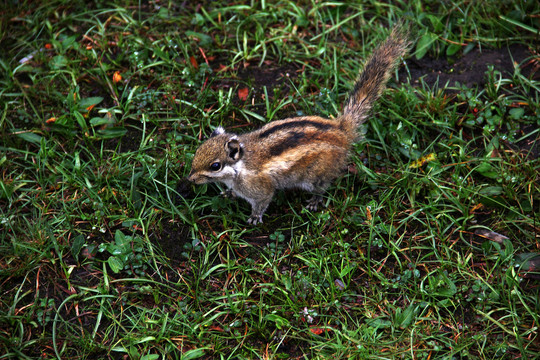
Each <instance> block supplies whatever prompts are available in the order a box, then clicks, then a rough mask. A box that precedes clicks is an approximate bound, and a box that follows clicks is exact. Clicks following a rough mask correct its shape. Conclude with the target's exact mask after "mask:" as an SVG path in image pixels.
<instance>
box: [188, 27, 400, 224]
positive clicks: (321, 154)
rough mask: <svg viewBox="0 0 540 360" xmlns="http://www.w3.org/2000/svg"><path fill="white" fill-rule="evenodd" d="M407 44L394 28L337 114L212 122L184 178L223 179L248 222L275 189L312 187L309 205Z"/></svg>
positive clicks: (335, 170)
mask: <svg viewBox="0 0 540 360" xmlns="http://www.w3.org/2000/svg"><path fill="white" fill-rule="evenodd" d="M408 46H409V41H408V40H407V37H406V36H405V35H404V34H403V30H401V28H398V27H396V28H394V30H393V31H392V33H391V35H390V36H389V37H388V39H387V40H386V41H385V42H384V43H383V44H382V45H381V46H379V47H378V48H377V49H376V50H375V51H374V53H373V55H372V56H371V58H370V59H369V61H368V62H367V64H366V66H365V68H364V71H363V72H362V74H361V75H360V77H359V78H358V80H357V82H356V83H355V86H354V88H353V90H352V91H351V94H350V96H349V99H348V100H347V102H346V104H345V107H344V110H343V114H342V115H341V116H339V117H338V118H337V119H336V120H329V119H324V118H321V117H318V116H305V117H297V118H290V119H284V120H278V121H273V122H270V123H269V124H267V125H265V126H263V127H262V128H260V129H258V130H255V131H252V132H250V133H247V134H243V135H235V134H231V133H227V132H225V131H224V130H223V129H221V128H218V129H217V130H216V131H215V132H214V133H213V134H212V135H213V136H212V137H211V138H210V139H208V140H207V141H206V142H205V143H203V144H202V145H201V146H200V147H199V148H198V149H197V152H196V153H195V157H194V159H193V163H192V169H191V172H190V174H189V178H188V179H189V180H190V181H192V182H195V183H196V184H203V183H208V182H222V183H224V184H226V185H227V186H228V187H229V189H230V191H231V192H232V194H234V195H236V196H239V197H242V198H244V199H246V200H247V201H248V202H249V203H250V204H251V206H252V213H251V216H250V219H249V221H248V222H249V223H251V224H257V223H259V222H262V215H263V214H264V212H265V211H266V208H267V207H268V204H269V203H270V201H271V200H272V197H273V195H274V192H275V191H276V190H279V189H288V188H300V189H304V190H308V191H311V192H313V193H314V194H315V195H314V197H313V199H312V200H310V203H309V204H308V208H309V209H311V210H315V209H316V208H317V205H318V203H319V202H320V201H321V194H322V193H323V192H324V191H325V189H326V188H327V187H328V186H329V185H330V183H331V182H332V181H333V180H334V179H335V178H336V177H338V176H339V175H340V174H341V173H342V169H343V168H344V167H345V165H346V163H347V161H348V160H347V158H348V153H349V150H350V148H351V145H352V144H353V143H354V142H355V141H356V139H357V137H358V134H357V128H358V126H359V125H361V124H362V123H363V122H364V121H365V119H366V118H367V116H368V115H369V111H370V110H371V107H372V106H373V104H374V102H375V101H376V100H377V98H378V97H379V95H380V94H381V93H382V91H383V90H384V88H385V85H386V82H387V80H388V78H389V77H390V75H391V71H392V70H393V69H394V67H395V64H396V62H397V60H398V59H399V58H400V57H401V56H404V55H405V54H406V52H407V48H408Z"/></svg>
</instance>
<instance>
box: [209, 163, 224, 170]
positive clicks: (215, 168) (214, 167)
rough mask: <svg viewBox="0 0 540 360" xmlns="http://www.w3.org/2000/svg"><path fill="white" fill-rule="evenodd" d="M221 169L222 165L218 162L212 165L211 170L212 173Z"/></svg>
mask: <svg viewBox="0 0 540 360" xmlns="http://www.w3.org/2000/svg"><path fill="white" fill-rule="evenodd" d="M219 169H221V164H220V163H219V162H217V161H216V162H215V163H212V165H210V170H212V171H218V170H219Z"/></svg>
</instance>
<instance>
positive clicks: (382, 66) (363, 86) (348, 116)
mask: <svg viewBox="0 0 540 360" xmlns="http://www.w3.org/2000/svg"><path fill="white" fill-rule="evenodd" d="M409 46H410V41H409V37H408V34H407V32H406V31H405V30H404V28H403V26H402V25H398V26H396V27H394V28H393V30H392V33H391V34H390V36H389V37H388V38H387V39H386V41H385V42H384V43H383V44H381V45H379V47H377V49H376V50H375V51H374V52H373V54H372V55H371V58H370V59H369V60H368V62H367V63H366V66H365V67H364V71H363V72H362V74H361V75H360V77H359V78H358V80H357V81H356V83H355V85H354V89H353V90H352V91H351V93H350V95H349V99H348V100H347V102H346V103H345V107H344V109H343V115H342V116H341V118H340V120H341V122H342V126H344V127H346V128H348V130H349V131H356V128H357V127H358V126H359V125H361V124H362V123H363V122H364V121H365V119H366V118H367V116H368V114H369V111H370V110H371V107H372V106H373V103H374V102H375V101H376V100H377V99H378V97H379V95H380V94H381V93H382V91H383V90H384V88H385V86H386V82H387V81H388V79H389V78H390V75H391V73H392V71H393V70H394V68H395V66H396V63H397V61H398V60H399V58H400V57H402V56H404V55H405V54H406V53H407V51H408V49H409Z"/></svg>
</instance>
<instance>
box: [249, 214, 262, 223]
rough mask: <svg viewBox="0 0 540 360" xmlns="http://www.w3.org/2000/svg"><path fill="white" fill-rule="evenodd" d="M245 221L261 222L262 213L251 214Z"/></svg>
mask: <svg viewBox="0 0 540 360" xmlns="http://www.w3.org/2000/svg"><path fill="white" fill-rule="evenodd" d="M247 222H248V224H249V225H257V224H262V222H263V221H262V215H251V216H250V217H249V219H248V221H247Z"/></svg>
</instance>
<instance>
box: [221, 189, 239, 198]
mask: <svg viewBox="0 0 540 360" xmlns="http://www.w3.org/2000/svg"><path fill="white" fill-rule="evenodd" d="M219 195H221V196H223V197H224V198H226V199H234V198H235V197H236V194H235V193H234V192H233V191H232V190H231V189H227V190H225V191H222V192H221V194H219Z"/></svg>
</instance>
